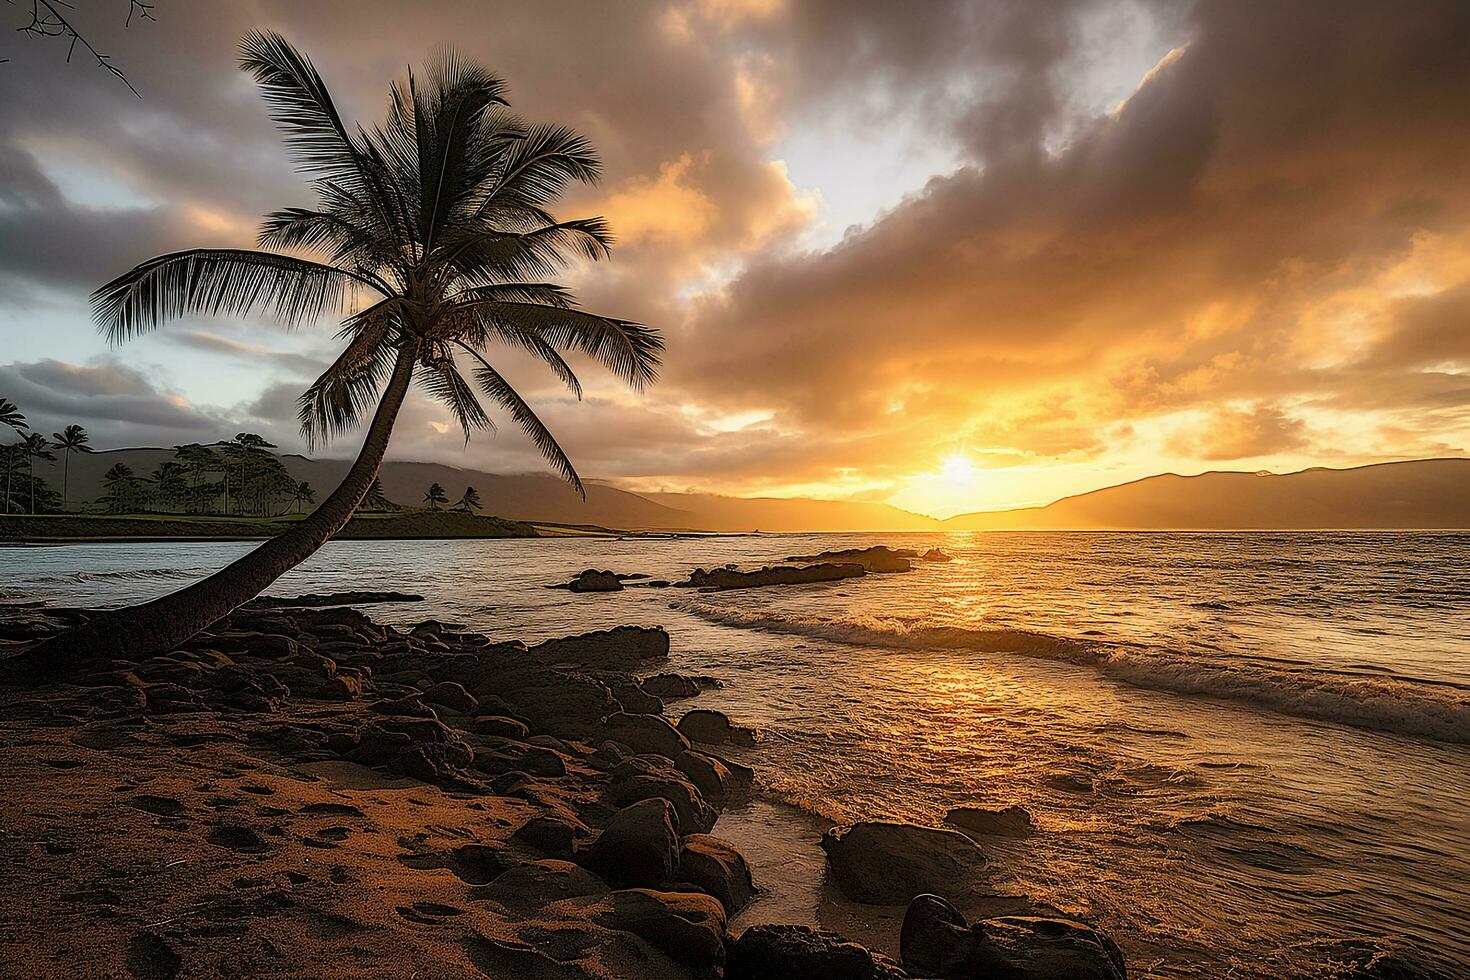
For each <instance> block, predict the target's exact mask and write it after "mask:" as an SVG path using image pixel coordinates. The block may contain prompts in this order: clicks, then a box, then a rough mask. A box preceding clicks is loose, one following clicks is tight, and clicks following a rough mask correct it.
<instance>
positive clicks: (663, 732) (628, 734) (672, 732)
mask: <svg viewBox="0 0 1470 980" xmlns="http://www.w3.org/2000/svg"><path fill="white" fill-rule="evenodd" d="M602 730H603V735H604V736H605V737H607V738H610V739H612V740H613V741H614V742H622V743H623V744H624V745H626V746H628V748H630V749H632V750H633V751H634V752H652V753H655V754H657V755H664V756H668V757H669V758H670V759H673V758H675V757H677V756H678V755H679V753H680V752H683V751H684V750H686V749H688V748H689V740H688V739H687V738H685V737H684V735H682V734H681V733H680V731H679V730H678V729H677V728H675V727H674V726H673V725H670V724H669V723H668V721H666V720H665V719H664V718H661V717H660V716H658V715H630V714H627V713H626V712H622V711H618V712H614V713H613V714H611V715H608V716H607V718H606V720H604V721H603V723H602Z"/></svg>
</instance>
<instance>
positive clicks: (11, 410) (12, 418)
mask: <svg viewBox="0 0 1470 980" xmlns="http://www.w3.org/2000/svg"><path fill="white" fill-rule="evenodd" d="M0 425H8V426H10V427H11V428H12V429H14V430H15V431H16V432H24V431H25V430H26V429H29V428H30V426H29V425H27V424H26V417H25V416H24V415H22V414H21V413H20V409H18V408H16V407H15V402H13V401H11V400H10V399H8V398H0Z"/></svg>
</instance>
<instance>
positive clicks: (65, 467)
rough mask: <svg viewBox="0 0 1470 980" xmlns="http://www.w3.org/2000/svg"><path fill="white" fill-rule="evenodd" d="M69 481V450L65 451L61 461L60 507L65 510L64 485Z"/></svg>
mask: <svg viewBox="0 0 1470 980" xmlns="http://www.w3.org/2000/svg"><path fill="white" fill-rule="evenodd" d="M70 482H71V450H70V449H68V450H67V451H66V455H65V456H64V457H62V463H61V509H62V510H63V511H64V510H66V487H67V484H68V483H70Z"/></svg>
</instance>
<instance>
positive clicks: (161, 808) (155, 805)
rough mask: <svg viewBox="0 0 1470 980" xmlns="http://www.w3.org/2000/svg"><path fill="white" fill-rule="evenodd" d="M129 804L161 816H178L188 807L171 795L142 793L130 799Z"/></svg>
mask: <svg viewBox="0 0 1470 980" xmlns="http://www.w3.org/2000/svg"><path fill="white" fill-rule="evenodd" d="M128 806H130V807H133V808H134V809H136V810H142V811H143V812H144V813H151V814H154V815H155V816H159V817H177V816H180V815H181V814H183V813H184V811H185V810H186V809H187V808H186V807H185V806H184V804H182V803H180V802H179V801H178V800H176V799H174V798H172V797H169V796H152V795H150V794H148V793H141V794H139V795H138V796H135V797H133V798H132V799H131V800H128Z"/></svg>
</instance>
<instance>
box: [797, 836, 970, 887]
mask: <svg viewBox="0 0 1470 980" xmlns="http://www.w3.org/2000/svg"><path fill="white" fill-rule="evenodd" d="M821 843H822V850H824V851H826V852H827V862H828V866H829V867H830V868H831V869H832V875H833V877H834V878H835V879H836V881H837V885H838V887H839V888H841V889H842V892H843V894H845V895H847V897H848V898H851V899H852V900H853V901H856V902H862V903H865V904H868V905H907V904H908V902H909V899H911V898H913V897H914V896H915V895H921V894H924V893H926V892H929V893H933V894H936V895H941V896H944V897H945V898H949V899H951V900H963V899H964V898H965V897H967V896H969V895H970V894H972V893H973V892H974V890H975V889H976V887H977V886H978V884H979V879H980V877H981V875H982V874H983V873H984V871H985V864H986V861H985V856H984V854H983V853H982V852H981V850H980V847H979V845H977V844H976V843H975V842H974V841H972V840H971V839H970V838H968V837H966V836H965V835H964V834H961V833H956V832H955V831H953V830H940V829H938V828H933V827H916V826H914V825H913V824H904V823H884V822H870V823H857V824H853V825H851V826H848V827H835V828H833V829H832V830H829V831H827V832H826V833H825V834H823V835H822V842H821Z"/></svg>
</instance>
